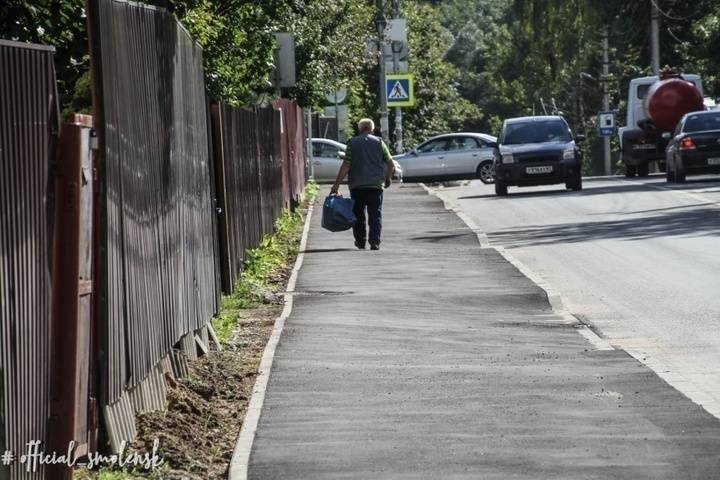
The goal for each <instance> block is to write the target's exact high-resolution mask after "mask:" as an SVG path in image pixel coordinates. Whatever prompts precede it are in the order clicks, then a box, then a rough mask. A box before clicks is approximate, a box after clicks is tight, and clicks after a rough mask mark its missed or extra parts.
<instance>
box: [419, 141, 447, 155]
mask: <svg viewBox="0 0 720 480" xmlns="http://www.w3.org/2000/svg"><path fill="white" fill-rule="evenodd" d="M447 143H448V141H447V139H445V138H438V139H437V140H430V141H429V142H426V143H423V144H422V145H420V146H419V147H418V149H417V150H418V152H420V153H429V152H444V151H445V150H446V146H447Z"/></svg>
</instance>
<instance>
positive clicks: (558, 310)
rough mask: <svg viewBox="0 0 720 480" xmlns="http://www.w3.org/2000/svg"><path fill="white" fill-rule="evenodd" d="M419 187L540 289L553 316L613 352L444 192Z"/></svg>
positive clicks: (605, 342)
mask: <svg viewBox="0 0 720 480" xmlns="http://www.w3.org/2000/svg"><path fill="white" fill-rule="evenodd" d="M420 186H421V187H422V188H424V189H425V191H426V192H428V194H430V195H434V196H436V197H437V198H439V199H440V200H442V202H443V204H444V205H445V209H447V210H450V211H452V212H454V213H455V214H456V215H457V216H458V217H459V218H460V219H461V220H462V221H463V222H464V223H465V225H467V226H468V228H469V229H470V230H472V231H473V233H475V235H476V236H477V238H478V242H480V248H491V249H494V250H495V251H496V252H498V253H499V254H500V255H502V257H503V258H504V259H505V260H507V261H508V262H510V263H511V264H512V265H513V266H514V267H515V268H517V269H518V270H519V271H520V273H522V274H523V275H525V276H526V277H527V278H528V279H530V281H531V282H533V283H534V284H535V285H537V286H538V287H539V288H540V289H542V290H543V291H544V292H545V295H547V299H548V302H549V303H550V307H551V308H552V310H553V312H555V314H556V315H558V316H559V317H560V318H561V319H562V320H563V323H565V324H567V325H574V326H576V327H577V328H576V329H577V331H578V333H580V335H582V336H583V337H585V339H587V341H588V342H590V344H591V345H592V346H593V347H594V348H595V349H596V350H615V348H613V346H612V345H610V344H609V343H608V342H607V341H606V340H604V339H603V338H601V337H600V336H599V335H598V334H597V333H595V332H594V331H593V330H592V329H590V328H589V327H588V326H587V325H586V324H584V323H583V322H582V321H580V320H579V319H578V318H577V317H575V316H574V315H573V314H572V313H570V312H569V311H567V310H566V309H565V306H564V305H563V302H562V297H561V296H560V293H559V292H557V291H555V289H554V288H552V286H551V285H550V284H548V283H547V282H546V281H545V280H544V279H543V278H542V276H540V275H538V274H537V273H535V272H534V271H533V270H532V269H530V268H529V267H528V266H527V265H525V264H524V263H523V262H521V261H520V260H519V259H518V258H517V257H515V256H514V255H513V254H512V253H510V252H509V251H507V250H506V249H505V248H504V247H502V246H495V245H492V244H491V243H490V241H489V239H488V237H487V234H486V233H485V232H483V230H482V229H481V228H480V226H479V225H478V224H477V223H475V220H473V219H472V217H470V216H469V215H468V214H466V213H465V212H464V211H463V210H462V208H461V207H460V206H459V205H458V204H457V203H455V202H453V201H452V200H451V199H450V198H448V197H447V196H446V195H445V193H444V192H441V191H439V190H437V189H432V188H430V187H428V186H427V185H425V184H424V183H421V184H420Z"/></svg>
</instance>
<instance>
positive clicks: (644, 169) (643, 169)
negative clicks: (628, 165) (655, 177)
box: [637, 163, 650, 177]
mask: <svg viewBox="0 0 720 480" xmlns="http://www.w3.org/2000/svg"><path fill="white" fill-rule="evenodd" d="M637 174H638V177H647V176H648V175H650V164H649V163H642V164H640V165H638V166H637Z"/></svg>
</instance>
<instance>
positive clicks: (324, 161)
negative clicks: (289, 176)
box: [312, 138, 403, 182]
mask: <svg viewBox="0 0 720 480" xmlns="http://www.w3.org/2000/svg"><path fill="white" fill-rule="evenodd" d="M312 148H313V176H314V177H315V181H316V182H334V181H335V178H336V177H337V174H338V171H339V170H340V165H341V164H342V162H343V158H345V149H346V148H347V146H346V145H345V144H344V143H340V142H336V141H335V140H330V139H328V138H313V139H312ZM394 163H395V174H394V175H393V178H394V179H395V180H402V178H403V171H402V168H401V167H400V164H399V163H398V162H394Z"/></svg>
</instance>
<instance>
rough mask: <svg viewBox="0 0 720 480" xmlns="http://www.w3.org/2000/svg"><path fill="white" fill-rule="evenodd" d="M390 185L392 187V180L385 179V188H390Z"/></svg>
mask: <svg viewBox="0 0 720 480" xmlns="http://www.w3.org/2000/svg"><path fill="white" fill-rule="evenodd" d="M390 185H392V180H391V179H389V178H386V179H385V188H390Z"/></svg>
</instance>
